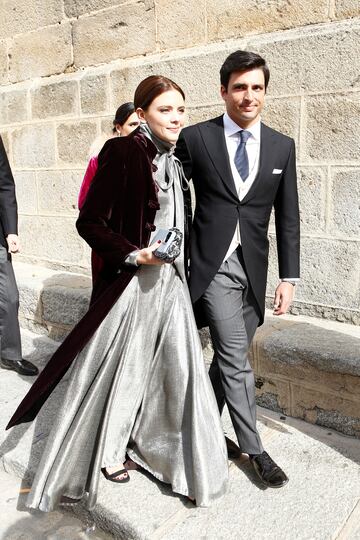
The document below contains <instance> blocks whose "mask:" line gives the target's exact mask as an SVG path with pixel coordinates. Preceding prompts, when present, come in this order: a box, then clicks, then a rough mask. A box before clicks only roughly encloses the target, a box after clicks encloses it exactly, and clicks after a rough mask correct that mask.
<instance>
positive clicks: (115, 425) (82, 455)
mask: <svg viewBox="0 0 360 540" xmlns="http://www.w3.org/2000/svg"><path fill="white" fill-rule="evenodd" d="M159 202H160V210H159V211H158V212H157V215H156V221H155V223H156V225H157V227H159V228H168V227H171V226H173V225H174V216H176V219H175V222H176V223H175V224H176V226H177V227H178V228H180V230H182V231H183V223H184V214H183V204H182V193H181V186H180V180H179V179H176V181H175V182H174V184H173V189H167V190H161V189H160V191H159ZM126 453H128V454H129V455H130V457H131V458H132V459H133V460H134V461H135V462H136V463H138V464H139V465H141V466H142V467H143V468H144V469H146V470H147V471H149V472H150V473H151V474H152V475H153V476H154V477H156V478H157V479H159V480H161V481H163V482H166V483H168V484H170V485H171V488H172V490H173V491H174V492H176V493H179V494H182V495H187V496H190V497H193V498H195V499H196V504H197V505H199V506H208V505H210V504H211V503H212V502H213V501H214V500H215V499H217V498H218V497H220V496H221V495H223V494H224V492H225V491H226V487H227V478H228V464H227V452H226V446H225V441H224V435H223V431H222V426H221V421H220V417H219V412H218V408H217V404H216V401H215V397H214V394H213V391H212V387H211V384H210V381H209V378H208V375H207V372H206V368H205V364H204V360H203V355H202V349H201V344H200V340H199V336H198V332H197V328H196V324H195V320H194V316H193V312H192V306H191V301H190V296H189V293H188V289H187V285H186V283H185V276H184V270H183V254H182V255H181V257H180V258H179V259H178V260H177V261H176V262H175V263H174V264H171V265H170V264H165V265H163V266H142V267H139V270H138V271H137V273H136V275H135V276H134V278H133V279H132V281H131V282H130V284H129V285H128V287H127V288H126V290H125V291H124V293H123V294H122V296H121V297H120V298H119V300H118V301H117V302H116V304H115V305H114V306H113V308H112V309H111V311H110V312H109V314H108V315H107V317H106V318H105V319H104V321H103V322H102V324H101V325H100V327H99V328H98V330H97V331H96V333H95V334H94V336H93V338H92V339H91V340H90V341H89V343H88V344H87V345H86V346H85V348H84V349H83V350H82V352H81V353H80V354H79V355H78V356H77V358H76V359H75V361H74V363H73V366H72V368H71V373H70V376H69V384H68V387H67V391H66V393H65V396H64V398H63V402H62V404H61V406H60V405H59V413H58V415H57V417H56V419H55V421H54V424H53V427H52V430H51V433H50V435H49V438H48V441H47V445H46V448H45V451H44V453H43V456H42V459H41V462H40V464H39V467H38V470H37V473H36V476H35V479H34V482H33V485H32V489H31V492H30V494H29V496H28V500H27V506H28V507H30V508H40V509H41V510H43V511H50V510H53V509H54V508H55V507H56V506H57V504H58V503H59V502H60V501H61V498H62V497H63V496H66V497H70V498H72V499H82V498H86V502H87V506H88V507H89V508H90V509H91V508H93V506H94V505H95V503H96V494H97V490H98V482H99V473H100V469H101V467H105V466H114V465H118V464H121V463H122V462H123V461H124V460H125V454H126ZM130 475H131V474H130Z"/></svg>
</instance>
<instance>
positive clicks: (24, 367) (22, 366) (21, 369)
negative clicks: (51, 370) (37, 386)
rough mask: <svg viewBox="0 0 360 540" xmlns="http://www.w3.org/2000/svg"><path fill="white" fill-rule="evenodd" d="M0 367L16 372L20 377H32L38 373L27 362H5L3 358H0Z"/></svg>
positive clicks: (32, 365) (35, 368)
mask: <svg viewBox="0 0 360 540" xmlns="http://www.w3.org/2000/svg"><path fill="white" fill-rule="evenodd" d="M0 367H2V368H4V369H12V370H13V371H16V372H17V373H19V374H20V375H29V376H34V375H37V374H38V373H39V370H38V368H37V367H36V366H34V364H32V363H31V362H29V361H28V360H24V359H22V360H6V359H5V358H2V359H1V360H0Z"/></svg>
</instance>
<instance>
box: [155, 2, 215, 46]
mask: <svg viewBox="0 0 360 540" xmlns="http://www.w3.org/2000/svg"><path fill="white" fill-rule="evenodd" d="M205 21H206V2H205V0H199V1H198V2H193V3H192V4H191V7H190V8H189V2H187V1H186V0H180V1H179V0H157V2H156V22H157V41H158V43H159V45H160V49H161V50H166V49H168V48H173V47H190V46H191V45H196V44H199V43H204V42H205Z"/></svg>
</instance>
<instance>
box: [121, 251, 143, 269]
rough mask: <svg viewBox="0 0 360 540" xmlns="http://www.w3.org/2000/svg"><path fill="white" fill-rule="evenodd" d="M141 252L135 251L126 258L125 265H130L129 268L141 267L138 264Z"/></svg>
mask: <svg viewBox="0 0 360 540" xmlns="http://www.w3.org/2000/svg"><path fill="white" fill-rule="evenodd" d="M139 251H140V250H139V249H135V250H134V251H132V252H131V253H129V255H128V256H127V257H126V259H125V261H124V263H125V264H127V265H129V266H139V265H138V263H137V262H136V257H137V256H138V254H139Z"/></svg>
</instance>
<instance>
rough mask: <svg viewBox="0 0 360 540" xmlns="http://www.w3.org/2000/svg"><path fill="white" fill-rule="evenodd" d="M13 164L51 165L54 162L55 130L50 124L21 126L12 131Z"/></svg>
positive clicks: (18, 165)
mask: <svg viewBox="0 0 360 540" xmlns="http://www.w3.org/2000/svg"><path fill="white" fill-rule="evenodd" d="M11 136H12V151H13V160H14V166H15V167H18V168H20V169H22V168H24V167H40V168H43V167H51V166H52V165H54V163H55V130H54V126H53V125H52V124H34V125H31V126H23V127H21V128H18V129H15V130H14V131H13V132H12V135H11Z"/></svg>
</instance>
